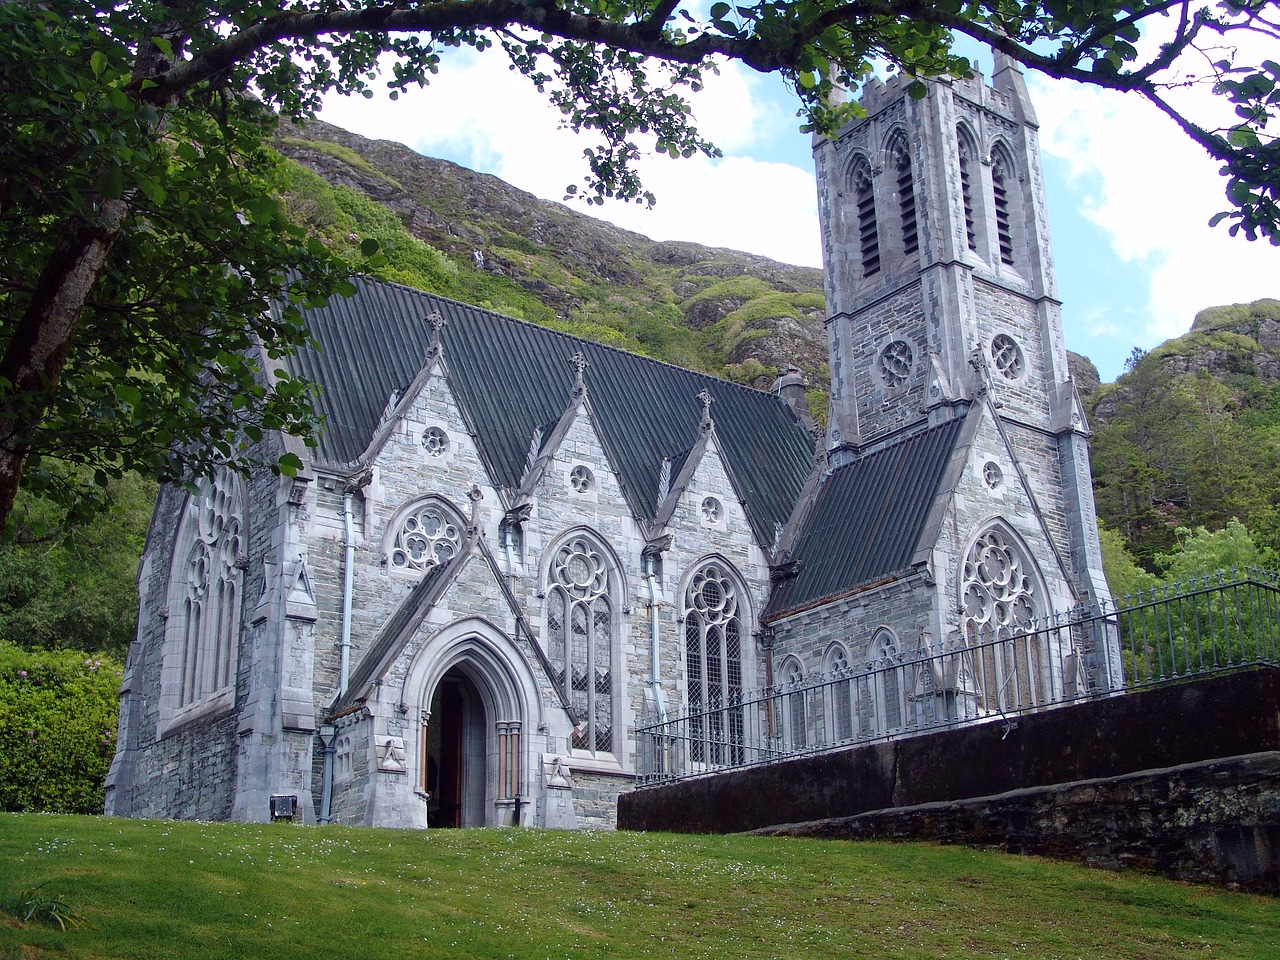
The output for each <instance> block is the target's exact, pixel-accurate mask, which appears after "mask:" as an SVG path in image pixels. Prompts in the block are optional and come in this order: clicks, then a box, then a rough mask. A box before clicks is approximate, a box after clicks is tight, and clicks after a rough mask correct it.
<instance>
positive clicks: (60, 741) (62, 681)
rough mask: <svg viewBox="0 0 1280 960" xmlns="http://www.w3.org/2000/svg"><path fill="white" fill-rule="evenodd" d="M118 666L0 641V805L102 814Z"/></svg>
mask: <svg viewBox="0 0 1280 960" xmlns="http://www.w3.org/2000/svg"><path fill="white" fill-rule="evenodd" d="M121 672H122V669H121V664H120V662H119V661H118V660H116V659H115V658H114V657H112V656H110V655H108V654H105V653H103V654H92V655H90V656H88V657H86V656H85V655H84V653H82V652H79V651H74V650H56V651H46V650H33V651H26V650H22V649H19V648H18V647H16V646H13V645H12V644H9V643H6V642H4V641H3V640H0V810H5V811H22V810H29V811H43V812H47V813H101V812H102V785H103V782H104V781H105V780H106V776H107V770H108V768H109V767H110V766H111V756H112V754H113V753H115V740H116V712H117V709H118V706H119V698H118V692H119V689H120V675H121Z"/></svg>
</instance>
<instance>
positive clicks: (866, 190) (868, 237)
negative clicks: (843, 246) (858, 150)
mask: <svg viewBox="0 0 1280 960" xmlns="http://www.w3.org/2000/svg"><path fill="white" fill-rule="evenodd" d="M853 190H854V194H853V195H854V202H855V204H856V205H857V208H858V244H859V249H860V251H861V254H862V273H863V275H864V276H870V275H871V274H873V273H877V272H879V270H880V230H879V226H878V225H877V224H876V194H875V188H874V186H873V184H872V182H871V165H870V164H869V163H867V161H866V160H865V159H863V160H860V161H859V162H858V163H857V165H856V166H855V167H854V168H853Z"/></svg>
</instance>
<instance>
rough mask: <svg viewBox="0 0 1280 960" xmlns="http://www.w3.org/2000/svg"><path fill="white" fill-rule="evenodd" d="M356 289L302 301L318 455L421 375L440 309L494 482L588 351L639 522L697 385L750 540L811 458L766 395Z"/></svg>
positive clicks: (440, 306) (592, 383)
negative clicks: (318, 419)
mask: <svg viewBox="0 0 1280 960" xmlns="http://www.w3.org/2000/svg"><path fill="white" fill-rule="evenodd" d="M356 287H357V293H356V295H355V296H353V297H350V298H345V299H344V298H339V297H334V298H332V299H331V300H330V301H329V303H328V305H327V306H325V307H322V308H319V309H315V310H310V311H307V313H306V323H307V326H308V329H309V330H310V332H311V334H312V336H313V337H314V338H315V340H316V341H317V343H318V344H319V349H315V348H307V349H304V350H302V351H300V352H299V353H298V354H297V355H296V356H294V357H292V358H290V359H289V360H288V361H286V362H287V365H288V368H289V370H290V372H291V373H294V374H297V375H302V376H305V377H307V378H308V379H311V380H313V381H315V382H316V383H318V384H320V386H321V391H322V392H321V394H320V397H319V399H318V402H317V406H318V408H319V412H320V413H321V414H322V415H323V416H324V421H325V428H324V430H323V431H322V433H321V435H320V438H319V446H318V450H317V453H318V456H319V458H320V459H322V460H327V461H330V462H334V463H338V464H346V463H350V462H352V461H355V460H356V459H358V458H359V457H360V456H361V455H362V454H363V453H364V452H365V450H366V448H367V447H368V445H369V443H370V441H371V439H372V438H373V435H374V433H375V431H376V429H377V427H378V424H379V421H380V419H381V417H382V415H383V412H384V411H385V410H386V408H387V404H388V400H389V399H390V397H391V395H392V393H393V392H394V393H395V394H396V395H397V396H400V395H403V393H404V391H405V390H406V389H407V388H408V387H409V386H410V384H411V383H412V382H413V380H414V378H415V376H417V374H418V373H419V372H420V371H421V369H422V367H423V365H424V363H425V361H426V359H427V356H428V352H429V350H430V347H431V334H432V330H431V326H430V325H429V324H428V323H427V322H426V319H425V318H426V317H427V316H428V315H429V314H431V313H433V312H438V313H439V314H440V315H441V317H443V319H444V327H443V330H442V332H441V341H442V344H443V347H444V363H445V367H446V369H447V371H448V374H449V380H450V384H451V386H452V388H453V391H454V394H455V396H456V397H457V400H458V403H459V405H460V406H461V407H462V410H463V413H464V415H465V416H466V417H467V418H468V420H469V422H470V424H471V425H472V427H473V429H474V430H475V433H476V444H477V446H478V447H479V449H480V454H481V457H482V458H483V459H484V462H485V465H486V467H487V468H488V470H489V473H490V476H491V477H492V478H493V480H494V482H495V484H496V485H497V486H499V487H504V488H507V489H509V490H514V489H516V488H517V487H518V486H519V484H520V480H521V476H522V474H523V471H524V468H525V462H526V458H527V456H528V452H529V445H530V441H531V439H532V437H533V432H534V430H535V429H536V428H539V427H544V426H545V425H546V424H548V423H553V422H555V421H556V420H557V419H558V418H559V417H560V415H561V414H562V413H563V412H564V410H565V409H566V407H567V406H568V403H569V393H570V388H571V386H572V384H573V376H574V371H573V368H572V366H571V365H570V364H569V358H570V357H572V356H573V355H574V354H575V353H581V354H582V355H583V356H584V357H585V358H586V360H587V368H586V373H585V382H586V385H587V395H588V399H589V402H590V405H591V409H592V412H593V414H594V416H595V421H596V424H597V426H598V427H599V430H600V433H601V440H602V442H603V443H604V445H605V448H606V450H607V451H608V453H609V455H610V457H611V458H612V459H613V461H614V462H613V466H614V468H615V469H616V470H617V473H618V475H619V480H620V481H621V483H622V485H623V488H624V491H625V494H626V497H627V500H628V502H629V504H630V506H631V508H632V510H633V511H634V512H635V514H636V515H637V516H638V517H640V518H642V519H646V520H652V519H653V517H654V514H655V512H656V510H657V507H658V504H657V502H656V501H657V494H658V477H659V473H660V470H661V464H662V459H663V458H664V457H667V458H670V459H673V460H678V459H679V458H680V457H681V456H682V455H683V454H684V452H685V451H688V450H689V448H690V447H691V446H692V445H693V443H694V441H695V440H696V439H697V436H698V425H699V422H700V418H701V414H702V407H701V405H700V404H699V402H698V400H697V395H698V393H699V392H700V391H701V390H704V389H705V390H707V391H709V392H710V394H711V396H712V397H713V398H714V405H713V406H712V408H711V415H712V417H713V419H714V420H715V425H716V433H717V436H718V437H719V440H720V443H721V448H722V450H723V452H724V455H725V459H726V461H727V466H728V468H729V471H730V473H731V475H732V477H733V479H734V482H735V483H736V484H737V486H738V493H739V494H740V495H741V497H742V499H743V502H744V505H745V506H746V509H747V512H748V515H749V517H750V520H751V524H752V527H753V529H754V530H755V533H756V536H757V538H758V541H759V542H760V543H764V544H768V543H771V542H772V540H773V531H774V526H775V524H778V523H784V522H785V521H786V519H787V517H788V515H789V514H790V512H791V508H792V506H793V504H794V503H795V500H796V497H797V496H798V494H799V492H800V489H801V487H802V486H803V484H804V481H805V478H806V476H808V474H809V472H810V470H811V468H812V462H813V460H812V457H813V443H812V440H811V439H810V437H809V436H808V435H807V434H806V433H805V431H804V430H803V428H802V427H801V426H800V425H799V424H798V423H796V421H795V419H794V418H793V417H792V416H791V414H790V413H789V412H788V411H787V409H786V406H785V404H783V403H782V402H781V401H780V400H779V399H778V398H776V397H774V396H772V395H771V394H768V393H763V392H761V391H759V390H752V389H750V388H747V387H743V386H739V385H738V384H734V383H729V382H728V381H725V380H720V379H717V378H715V377H711V376H707V375H706V374H701V373H695V372H693V371H690V370H684V369H681V368H679V367H675V366H671V365H670V364H666V363H661V362H659V361H656V360H651V359H649V358H647V357H641V356H638V355H636V354H632V353H627V352H625V351H623V350H619V349H616V348H614V347H608V346H603V345H601V344H597V343H591V342H589V341H586V340H582V339H580V338H578V337H573V336H569V335H568V334H564V333H560V332H558V331H555V330H550V329H548V328H546V327H540V326H537V325H535V324H531V323H526V322H524V321H520V320H513V319H511V318H509V317H503V316H500V315H498V314H495V313H491V312H489V311H487V310H482V309H479V308H477V307H472V306H468V305H467V304H463V303H457V302H455V301H452V300H446V299H444V298H442V297H437V296H433V295H431V294H427V293H422V292H420V291H417V290H411V289H409V288H407V287H402V286H398V285H395V284H389V283H382V282H379V281H376V280H369V279H358V280H356Z"/></svg>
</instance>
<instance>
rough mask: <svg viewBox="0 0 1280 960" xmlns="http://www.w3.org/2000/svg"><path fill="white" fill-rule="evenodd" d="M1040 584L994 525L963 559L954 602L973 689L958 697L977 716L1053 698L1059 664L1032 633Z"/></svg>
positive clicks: (1025, 559)
mask: <svg viewBox="0 0 1280 960" xmlns="http://www.w3.org/2000/svg"><path fill="white" fill-rule="evenodd" d="M1040 582H1041V581H1040V577H1039V575H1038V573H1037V571H1036V568H1035V563H1034V561H1032V560H1031V559H1030V558H1029V557H1028V555H1027V554H1026V552H1025V551H1024V550H1022V549H1021V547H1020V546H1019V545H1018V544H1017V542H1016V541H1015V540H1014V538H1013V537H1012V536H1011V535H1009V534H1008V533H1007V532H1006V531H1005V530H1004V529H1002V528H1001V527H999V526H993V527H991V528H989V529H987V530H986V531H985V532H984V533H983V534H982V535H981V536H980V537H978V538H977V540H975V541H974V544H973V546H972V547H970V548H969V551H968V553H967V554H966V555H965V561H964V566H963V568H962V577H961V584H960V589H961V594H960V602H961V608H962V610H963V621H962V626H963V629H964V636H965V641H966V645H967V646H968V647H969V649H970V650H971V651H972V653H971V654H970V657H971V660H972V672H973V676H974V683H973V687H974V689H971V690H966V691H961V692H962V693H964V695H965V696H966V698H967V701H970V702H972V705H973V707H976V710H977V714H978V715H981V714H982V713H989V712H992V711H1001V710H1009V709H1020V708H1024V707H1028V706H1034V705H1036V704H1038V703H1042V702H1047V701H1048V700H1049V699H1051V698H1052V696H1053V694H1054V690H1053V687H1054V684H1055V681H1054V679H1053V678H1054V676H1057V677H1059V680H1060V677H1061V664H1060V663H1050V659H1049V649H1048V637H1047V636H1046V635H1045V634H1043V633H1036V632H1034V625H1035V621H1036V619H1037V618H1038V617H1039V616H1040V614H1041V609H1042V608H1041V604H1042V602H1043V599H1042V597H1041V596H1040V595H1039V587H1038V584H1039V583H1040ZM966 705H967V704H966Z"/></svg>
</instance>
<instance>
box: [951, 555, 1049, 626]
mask: <svg viewBox="0 0 1280 960" xmlns="http://www.w3.org/2000/svg"><path fill="white" fill-rule="evenodd" d="M962 602H963V604H964V617H965V635H966V637H968V639H969V641H970V643H977V642H981V641H983V640H991V639H995V638H997V637H999V636H1002V635H1005V634H1007V633H1008V632H1009V631H1010V630H1011V629H1012V628H1014V627H1017V626H1020V625H1023V624H1027V623H1030V622H1031V621H1032V620H1034V619H1035V616H1036V605H1035V596H1034V593H1033V590H1032V580H1031V577H1030V576H1029V575H1028V570H1027V568H1026V565H1025V563H1024V561H1023V558H1022V556H1021V554H1020V553H1019V552H1018V550H1017V548H1016V547H1014V545H1013V544H1012V543H1010V542H1009V541H1008V539H1006V537H1005V536H1004V535H1003V534H1002V533H1001V532H1000V531H999V530H989V531H987V532H986V533H985V534H983V535H982V536H981V537H979V538H978V542H977V543H975V544H974V545H973V547H972V548H971V549H970V550H969V555H968V556H967V557H966V558H965V561H964V584H963V587H962Z"/></svg>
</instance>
